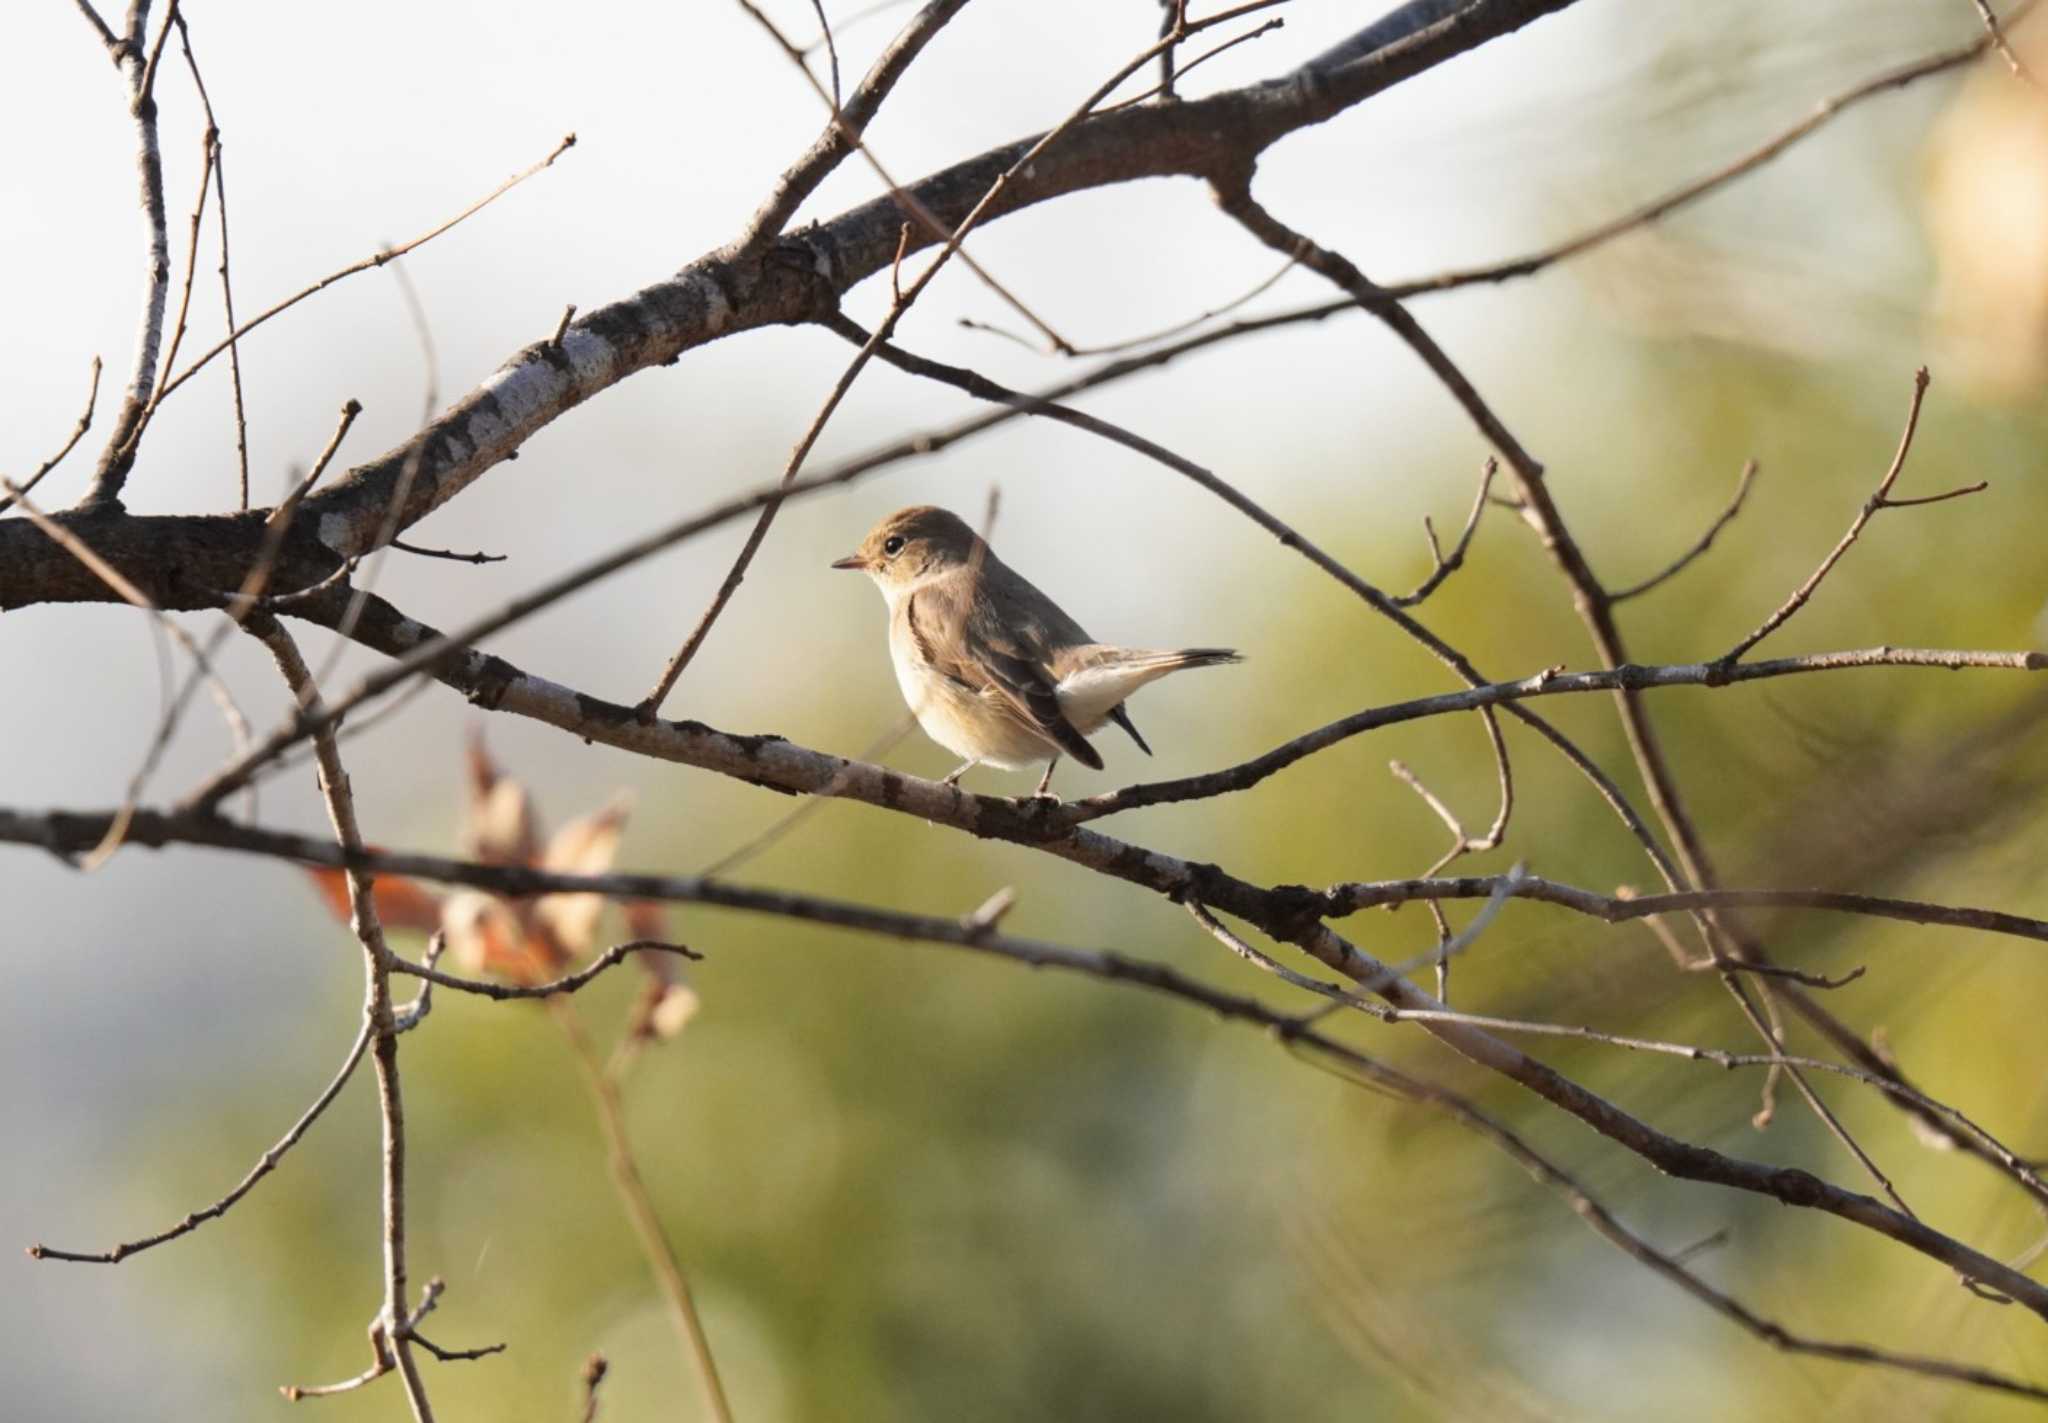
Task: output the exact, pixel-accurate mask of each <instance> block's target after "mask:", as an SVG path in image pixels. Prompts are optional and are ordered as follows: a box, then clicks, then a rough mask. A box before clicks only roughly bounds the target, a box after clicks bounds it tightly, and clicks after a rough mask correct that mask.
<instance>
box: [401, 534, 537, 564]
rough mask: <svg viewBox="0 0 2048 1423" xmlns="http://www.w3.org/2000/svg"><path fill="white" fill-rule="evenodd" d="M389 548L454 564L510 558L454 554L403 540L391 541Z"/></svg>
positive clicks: (481, 554)
mask: <svg viewBox="0 0 2048 1423" xmlns="http://www.w3.org/2000/svg"><path fill="white" fill-rule="evenodd" d="M391 547H392V548H395V549H397V550H398V551H399V552H400V553H410V554H414V555H416V556H418V557H420V558H445V559H448V560H450V561H451V562H454V563H503V562H504V561H505V560H506V559H507V558H509V557H510V556H511V555H509V554H503V553H483V552H477V553H456V552H454V551H453V550H450V549H445V548H421V547H420V546H419V545H418V544H409V543H407V542H406V541H405V540H404V539H393V540H392V541H391Z"/></svg>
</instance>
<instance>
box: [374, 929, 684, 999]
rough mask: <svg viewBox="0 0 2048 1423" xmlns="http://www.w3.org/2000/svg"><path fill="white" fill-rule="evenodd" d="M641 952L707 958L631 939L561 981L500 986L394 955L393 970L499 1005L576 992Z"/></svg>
mask: <svg viewBox="0 0 2048 1423" xmlns="http://www.w3.org/2000/svg"><path fill="white" fill-rule="evenodd" d="M642 950H649V951H653V952H659V953H666V954H675V955H677V956H679V957H681V958H686V959H701V958H703V957H704V955H702V954H700V953H698V952H697V951H696V950H695V949H691V948H687V947H685V946H684V945H682V944H672V943H669V942H668V941H667V940H665V939H632V940H629V941H628V942H626V943H623V944H614V945H612V946H611V947H610V948H609V949H606V950H605V951H604V952H603V953H602V954H600V955H599V956H598V957H597V958H595V959H593V960H591V962H590V963H588V964H586V965H585V966H584V967H582V968H580V969H578V970H577V971H576V972H574V973H566V974H563V975H562V976H561V977H560V978H557V979H552V980H550V981H549V982H547V983H534V984H526V983H497V982H494V981H493V980H490V979H485V978H463V977H461V976H460V975H457V974H452V973H444V972H442V971H441V970H440V969H437V968H435V967H434V966H433V963H432V961H431V960H429V961H428V962H426V963H413V962H411V961H410V960H407V959H404V958H400V957H398V956H396V955H393V957H392V960H391V971H392V972H393V973H403V974H410V975H411V976H412V977H414V978H417V979H420V980H421V981H422V982H424V983H429V984H434V983H438V984H440V985H441V986H442V987H443V988H450V989H454V990H455V991H456V992H458V993H474V994H475V995H477V997H479V998H495V999H498V1000H499V1001H500V1002H503V1001H506V1000H508V999H514V998H552V997H554V996H555V995H556V994H560V993H574V992H576V991H577V990H578V989H580V988H583V987H585V986H586V985H587V984H589V983H590V982H591V981H592V980H594V979H596V978H597V976H598V975H599V974H601V973H603V972H604V971H605V970H607V969H611V968H616V967H618V966H619V965H620V964H622V963H624V962H625V961H626V959H627V957H628V956H629V955H632V954H635V953H639V952H640V951H642ZM420 991H421V992H422V993H424V992H425V991H426V990H425V989H424V988H423V989H421V990H420Z"/></svg>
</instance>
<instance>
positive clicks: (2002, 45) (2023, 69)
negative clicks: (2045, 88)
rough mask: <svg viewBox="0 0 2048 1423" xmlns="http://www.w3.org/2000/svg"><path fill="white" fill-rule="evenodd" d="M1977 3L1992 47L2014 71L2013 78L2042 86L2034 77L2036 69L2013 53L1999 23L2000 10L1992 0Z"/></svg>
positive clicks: (1978, 11) (2035, 85) (2037, 86)
mask: <svg viewBox="0 0 2048 1423" xmlns="http://www.w3.org/2000/svg"><path fill="white" fill-rule="evenodd" d="M1975 4H1976V6H1977V14H1978V17H1979V18H1980V19H1982V20H1983V21H1984V33H1985V34H1987V35H1988V36H1990V38H1991V44H1992V47H1993V48H1994V49H1996V50H1997V51H1998V54H1999V58H2001V59H2003V60H2004V61H2005V67H2006V68H2007V69H2009V70H2011V71H2012V76H2013V78H2015V79H2023V80H2025V81H2026V82H2027V83H2029V84H2032V85H2033V86H2034V87H2035V88H2037V89H2038V88H2040V87H2041V81H2040V80H2038V79H2036V78H2035V77H2034V71H2033V70H2031V69H2029V68H2027V66H2026V65H2025V64H2024V63H2022V62H2021V60H2020V57H2019V56H2018V55H2017V54H2015V53H2013V48H2012V45H2011V44H2010V43H2009V42H2008V41H2007V40H2006V38H2005V30H2004V29H2003V28H2002V27H2001V26H2000V25H1999V23H1998V12H1997V11H1995V10H1993V9H1992V8H1991V0H1975Z"/></svg>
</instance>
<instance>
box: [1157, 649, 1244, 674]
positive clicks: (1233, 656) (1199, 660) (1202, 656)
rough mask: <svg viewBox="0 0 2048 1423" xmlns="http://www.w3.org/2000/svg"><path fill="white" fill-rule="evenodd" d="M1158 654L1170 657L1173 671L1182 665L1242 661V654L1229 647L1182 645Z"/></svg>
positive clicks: (1203, 665) (1192, 665)
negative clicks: (1172, 650)
mask: <svg viewBox="0 0 2048 1423" xmlns="http://www.w3.org/2000/svg"><path fill="white" fill-rule="evenodd" d="M1159 656H1161V657H1165V658H1169V659H1171V661H1172V664H1173V667H1174V670H1175V671H1178V670H1179V669H1181V668H1183V667H1221V666H1223V665H1224V664H1225V663H1228V662H1242V661H1244V654H1243V653H1241V652H1239V651H1237V650H1236V649H1235V648H1230V647H1183V648H1182V649H1181V650H1180V651H1178V652H1162V653H1160V654H1159Z"/></svg>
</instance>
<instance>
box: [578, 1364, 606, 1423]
mask: <svg viewBox="0 0 2048 1423" xmlns="http://www.w3.org/2000/svg"><path fill="white" fill-rule="evenodd" d="M610 1370H611V1365H610V1364H608V1363H607V1362H605V1357H604V1355H602V1354H592V1355H591V1356H590V1357H589V1358H587V1359H585V1360H584V1361H583V1370H582V1372H581V1373H579V1374H578V1375H577V1378H578V1379H579V1380H581V1381H582V1384H583V1420H582V1423H597V1388H598V1385H599V1384H601V1383H603V1382H604V1376H605V1375H606V1374H607V1373H608V1372H610Z"/></svg>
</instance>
